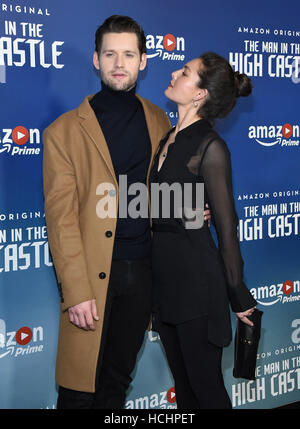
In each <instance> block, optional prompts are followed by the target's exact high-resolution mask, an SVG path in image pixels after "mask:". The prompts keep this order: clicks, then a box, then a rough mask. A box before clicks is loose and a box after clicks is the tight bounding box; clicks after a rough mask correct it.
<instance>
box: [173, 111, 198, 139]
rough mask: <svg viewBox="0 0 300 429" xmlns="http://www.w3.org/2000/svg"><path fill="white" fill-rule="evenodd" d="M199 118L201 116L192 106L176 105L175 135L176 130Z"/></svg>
mask: <svg viewBox="0 0 300 429" xmlns="http://www.w3.org/2000/svg"><path fill="white" fill-rule="evenodd" d="M199 119H202V118H201V116H199V115H198V114H197V110H196V109H195V107H194V106H192V107H185V106H184V107H183V106H179V105H178V120H177V124H176V127H175V135H176V134H177V133H178V131H181V130H183V129H184V128H186V127H188V126H189V125H191V124H193V123H194V122H196V121H199Z"/></svg>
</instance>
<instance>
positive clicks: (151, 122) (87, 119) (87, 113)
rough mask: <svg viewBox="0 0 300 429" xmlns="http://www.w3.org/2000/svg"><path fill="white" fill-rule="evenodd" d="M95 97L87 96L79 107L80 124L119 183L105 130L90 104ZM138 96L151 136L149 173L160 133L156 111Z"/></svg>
mask: <svg viewBox="0 0 300 429" xmlns="http://www.w3.org/2000/svg"><path fill="white" fill-rule="evenodd" d="M92 97H93V95H89V96H87V97H86V98H85V99H84V100H83V102H82V103H81V104H80V106H79V107H78V116H79V118H80V124H81V126H82V127H83V128H84V130H85V131H86V132H87V134H88V135H89V137H90V138H91V140H92V141H93V143H94V144H95V145H96V147H97V149H98V151H99V152H100V154H101V156H102V158H103V160H104V162H105V163H106V165H107V167H108V169H109V171H110V172H111V174H112V177H113V179H114V181H115V183H116V185H117V184H118V182H117V179H116V174H115V171H114V166H113V163H112V159H111V156H110V153H109V149H108V146H107V143H106V140H105V137H104V135H103V132H102V130H101V127H100V125H99V122H98V120H97V118H96V116H95V114H94V111H93V109H92V107H91V106H90V103H89V100H90V99H91V98H92ZM137 98H138V99H139V100H140V102H141V103H142V106H143V109H144V113H145V118H146V124H147V128H148V132H149V137H150V141H151V147H152V152H151V160H150V164H149V168H148V174H147V177H148V175H149V172H150V166H151V164H152V160H153V158H154V155H155V153H156V151H157V147H158V143H159V142H158V134H157V121H156V116H155V112H154V111H153V109H152V108H151V106H150V105H149V104H148V103H147V100H145V99H143V98H142V97H141V96H139V95H138V94H137Z"/></svg>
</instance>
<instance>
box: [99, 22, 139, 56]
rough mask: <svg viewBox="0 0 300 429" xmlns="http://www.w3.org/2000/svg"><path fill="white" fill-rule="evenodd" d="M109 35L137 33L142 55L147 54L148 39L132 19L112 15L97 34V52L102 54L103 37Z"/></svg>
mask: <svg viewBox="0 0 300 429" xmlns="http://www.w3.org/2000/svg"><path fill="white" fill-rule="evenodd" d="M107 33H135V34H136V36H137V39H138V47H139V51H140V54H141V55H142V54H145V53H146V37H145V33H144V30H143V29H142V27H141V26H140V25H139V24H138V23H137V22H136V21H135V20H134V19H132V18H130V17H129V16H125V15H112V16H110V17H109V18H107V19H106V20H105V21H104V22H103V24H102V25H100V27H98V29H97V31H96V34H95V51H96V52H97V53H98V54H100V51H101V45H102V39H103V35H104V34H107Z"/></svg>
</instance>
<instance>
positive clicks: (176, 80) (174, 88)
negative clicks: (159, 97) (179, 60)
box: [165, 58, 203, 106]
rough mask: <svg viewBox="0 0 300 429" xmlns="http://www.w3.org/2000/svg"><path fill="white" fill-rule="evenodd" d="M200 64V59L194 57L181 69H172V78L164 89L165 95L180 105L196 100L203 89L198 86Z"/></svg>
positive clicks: (186, 104)
mask: <svg viewBox="0 0 300 429" xmlns="http://www.w3.org/2000/svg"><path fill="white" fill-rule="evenodd" d="M200 66H201V60H200V59H199V58H195V59H194V60H192V61H189V62H188V63H187V64H186V65H185V66H183V67H182V68H181V69H179V70H176V71H174V72H173V73H172V80H171V81H170V84H169V86H168V88H167V89H166V90H165V95H166V97H168V98H169V99H170V100H172V101H174V102H175V103H177V104H179V105H182V106H188V105H189V104H191V103H192V102H193V101H194V100H198V99H199V95H200V94H201V91H203V90H201V89H200V88H199V86H198V84H199V75H198V70H199V68H200Z"/></svg>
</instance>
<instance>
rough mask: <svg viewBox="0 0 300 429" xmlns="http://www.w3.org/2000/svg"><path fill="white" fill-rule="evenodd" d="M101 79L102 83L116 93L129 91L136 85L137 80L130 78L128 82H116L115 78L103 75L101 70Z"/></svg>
mask: <svg viewBox="0 0 300 429" xmlns="http://www.w3.org/2000/svg"><path fill="white" fill-rule="evenodd" d="M100 78H101V80H102V82H104V83H105V85H106V86H108V87H109V88H110V89H112V90H114V91H129V90H130V89H132V88H133V87H134V86H135V85H136V79H134V78H129V80H126V81H125V82H119V83H117V82H115V81H114V80H113V78H111V79H110V78H108V79H107V78H106V77H105V76H104V74H102V73H101V70H100Z"/></svg>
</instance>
